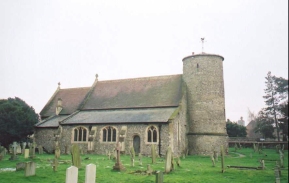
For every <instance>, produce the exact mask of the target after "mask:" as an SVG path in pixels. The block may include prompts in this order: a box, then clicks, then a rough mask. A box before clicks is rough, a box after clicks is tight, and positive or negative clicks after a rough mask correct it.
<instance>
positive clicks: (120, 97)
mask: <svg viewBox="0 0 289 183" xmlns="http://www.w3.org/2000/svg"><path fill="white" fill-rule="evenodd" d="M181 95H182V75H168V76H156V77H143V78H133V79H121V80H108V81H98V82H97V84H96V85H95V86H94V88H93V90H92V91H91V95H90V96H89V98H88V100H87V101H86V103H85V104H84V106H83V108H82V110H91V109H121V108H122V109H124V108H125V109H128V108H144V107H145V108H147V107H169V106H178V105H179V102H180V99H181Z"/></svg>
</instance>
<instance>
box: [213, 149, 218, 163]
mask: <svg viewBox="0 0 289 183" xmlns="http://www.w3.org/2000/svg"><path fill="white" fill-rule="evenodd" d="M214 160H215V161H216V162H218V152H217V151H214Z"/></svg>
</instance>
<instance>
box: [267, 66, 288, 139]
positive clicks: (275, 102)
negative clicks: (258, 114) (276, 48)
mask: <svg viewBox="0 0 289 183" xmlns="http://www.w3.org/2000/svg"><path fill="white" fill-rule="evenodd" d="M265 79H266V81H265V84H266V88H265V90H264V91H265V96H263V98H264V99H265V104H266V105H267V107H266V108H265V109H264V111H265V112H266V113H267V115H268V117H273V119H274V122H275V126H276V129H277V138H278V141H280V137H279V125H278V122H277V115H278V113H280V111H279V110H278V106H279V105H280V102H282V101H284V99H286V98H287V100H288V80H286V79H284V78H282V77H276V76H272V75H271V72H270V71H269V72H268V73H267V77H265Z"/></svg>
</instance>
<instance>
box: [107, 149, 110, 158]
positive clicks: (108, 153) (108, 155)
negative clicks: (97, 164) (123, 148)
mask: <svg viewBox="0 0 289 183" xmlns="http://www.w3.org/2000/svg"><path fill="white" fill-rule="evenodd" d="M110 158H111V152H110V151H108V152H107V159H109V160H110Z"/></svg>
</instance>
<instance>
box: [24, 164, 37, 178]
mask: <svg viewBox="0 0 289 183" xmlns="http://www.w3.org/2000/svg"><path fill="white" fill-rule="evenodd" d="M35 169H36V165H35V163H34V162H32V161H29V162H26V166H25V177H28V176H33V175H35Z"/></svg>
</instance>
